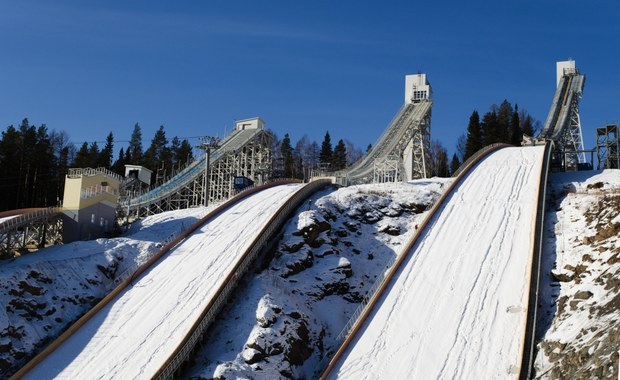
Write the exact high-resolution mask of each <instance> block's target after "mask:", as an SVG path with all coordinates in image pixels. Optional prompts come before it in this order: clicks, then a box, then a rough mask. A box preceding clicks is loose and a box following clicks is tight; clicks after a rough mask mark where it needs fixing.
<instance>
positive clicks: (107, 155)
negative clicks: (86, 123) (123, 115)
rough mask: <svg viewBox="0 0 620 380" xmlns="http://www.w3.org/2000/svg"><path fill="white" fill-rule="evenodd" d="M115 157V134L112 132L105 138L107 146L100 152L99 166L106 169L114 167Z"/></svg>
mask: <svg viewBox="0 0 620 380" xmlns="http://www.w3.org/2000/svg"><path fill="white" fill-rule="evenodd" d="M113 159H114V135H112V132H110V133H109V134H108V137H106V139H105V146H104V147H103V149H101V152H100V153H99V163H98V165H97V166H101V167H104V168H106V169H111V168H112V160H113Z"/></svg>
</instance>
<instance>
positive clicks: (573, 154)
mask: <svg viewBox="0 0 620 380" xmlns="http://www.w3.org/2000/svg"><path fill="white" fill-rule="evenodd" d="M580 98H581V93H579V94H576V96H573V97H572V100H571V104H570V105H569V115H568V125H567V126H566V128H564V132H563V133H562V137H561V139H560V141H558V142H557V144H556V147H557V149H558V150H560V151H561V152H563V156H564V167H565V168H566V169H567V170H571V169H572V170H576V169H577V164H583V163H585V162H586V155H585V153H584V150H585V149H584V147H583V135H582V133H581V119H580V117H579V100H580Z"/></svg>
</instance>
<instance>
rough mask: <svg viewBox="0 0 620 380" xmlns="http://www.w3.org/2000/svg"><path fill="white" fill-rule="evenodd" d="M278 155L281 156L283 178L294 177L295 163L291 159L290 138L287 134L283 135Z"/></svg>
mask: <svg viewBox="0 0 620 380" xmlns="http://www.w3.org/2000/svg"><path fill="white" fill-rule="evenodd" d="M280 154H281V155H282V165H283V170H284V173H283V176H284V177H285V178H293V177H294V176H295V161H294V158H293V147H292V146H291V138H290V137H289V135H288V133H287V134H285V135H284V138H283V139H282V143H281V144H280Z"/></svg>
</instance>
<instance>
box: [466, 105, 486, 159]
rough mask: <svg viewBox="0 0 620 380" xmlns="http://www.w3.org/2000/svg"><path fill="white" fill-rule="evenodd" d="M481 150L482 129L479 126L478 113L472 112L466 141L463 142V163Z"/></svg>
mask: <svg viewBox="0 0 620 380" xmlns="http://www.w3.org/2000/svg"><path fill="white" fill-rule="evenodd" d="M481 148H482V127H481V126H480V116H479V115H478V111H475V110H474V112H472V114H471V116H470V117H469V124H468V125H467V140H466V142H465V156H464V157H463V161H464V160H467V159H468V158H469V157H471V156H472V155H473V154H474V153H476V152H477V151H478V150H480V149H481Z"/></svg>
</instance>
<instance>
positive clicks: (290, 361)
mask: <svg viewBox="0 0 620 380" xmlns="http://www.w3.org/2000/svg"><path fill="white" fill-rule="evenodd" d="M443 184H444V183H443V182H419V183H416V184H391V185H389V186H388V185H365V186H359V187H349V188H342V189H339V190H337V191H334V192H328V193H323V194H321V196H320V197H316V199H315V200H313V201H311V202H310V203H309V204H307V205H304V207H302V209H300V210H299V211H298V213H297V216H296V217H294V218H293V220H291V222H289V224H288V225H287V227H286V229H285V231H284V233H283V236H282V239H281V241H280V243H279V244H278V245H277V247H276V248H275V250H274V252H273V254H272V255H271V257H269V258H268V260H266V261H267V262H266V263H265V264H264V266H263V270H261V271H259V272H258V273H256V274H255V275H253V276H251V277H249V278H247V279H246V283H245V284H244V286H243V287H242V289H240V290H239V292H238V294H237V297H236V299H235V300H233V302H232V303H231V305H230V307H229V308H228V309H227V310H225V312H224V313H222V315H221V319H220V320H219V321H218V322H216V323H215V325H214V326H212V328H211V329H210V332H209V333H208V334H207V335H208V337H207V343H205V345H204V346H203V349H202V350H201V352H200V353H199V354H198V355H197V360H196V363H195V365H194V366H193V367H192V368H190V369H189V370H188V371H187V372H186V373H185V374H184V375H183V377H184V378H188V377H189V378H195V379H198V378H200V379H211V378H216V379H236V378H247V379H284V378H289V379H304V378H307V379H311V378H315V377H316V372H315V371H316V370H317V368H320V367H321V366H322V365H324V364H326V363H325V362H324V359H325V358H329V357H330V356H331V353H332V352H333V351H334V350H335V349H336V348H337V345H336V344H335V339H336V336H337V335H338V334H339V333H340V332H341V330H342V329H343V327H344V326H345V324H346V323H347V321H348V320H349V318H350V317H351V315H352V314H353V312H354V311H355V309H356V308H357V307H358V306H359V305H360V303H361V302H362V300H363V298H364V297H366V296H367V295H368V290H369V288H370V287H371V286H372V285H373V284H374V283H375V281H376V280H377V278H378V277H380V276H381V275H382V273H383V272H385V270H386V269H387V267H388V266H389V265H390V264H391V263H392V261H393V260H394V258H395V257H396V255H397V254H398V253H400V247H401V246H402V245H404V244H405V242H406V241H407V239H409V238H410V237H411V236H412V234H413V232H414V231H415V225H416V223H419V222H420V221H421V218H422V215H423V213H424V212H425V211H426V210H427V209H428V208H429V207H430V206H431V205H432V204H433V202H434V201H435V200H436V199H437V198H438V196H439V195H440V192H441V190H442V187H443ZM322 361H323V362H322Z"/></svg>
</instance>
